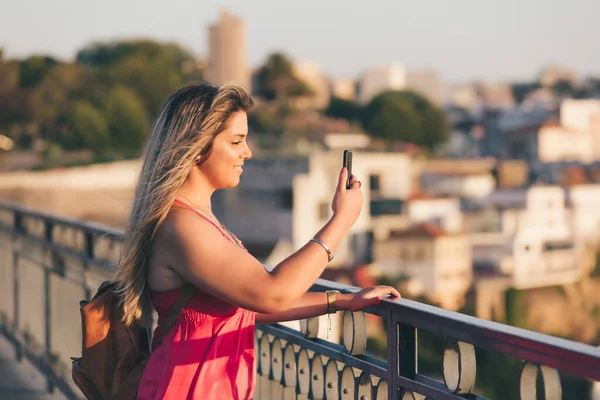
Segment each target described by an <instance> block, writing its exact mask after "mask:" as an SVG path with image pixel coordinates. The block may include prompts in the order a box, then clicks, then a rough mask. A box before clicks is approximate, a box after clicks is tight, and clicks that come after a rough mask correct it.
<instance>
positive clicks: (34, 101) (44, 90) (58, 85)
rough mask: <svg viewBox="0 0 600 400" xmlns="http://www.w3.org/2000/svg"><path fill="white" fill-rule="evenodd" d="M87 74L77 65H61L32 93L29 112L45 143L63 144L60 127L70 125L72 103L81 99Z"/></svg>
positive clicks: (29, 100)
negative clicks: (60, 142)
mask: <svg viewBox="0 0 600 400" xmlns="http://www.w3.org/2000/svg"><path fill="white" fill-rule="evenodd" d="M86 75H87V74H86V72H85V71H84V70H83V69H82V68H80V67H79V66H77V65H75V64H59V65H57V66H55V67H54V68H53V69H52V71H50V72H49V73H48V74H47V76H46V77H45V79H44V80H43V81H42V82H41V83H40V84H39V85H37V86H36V87H35V88H34V89H32V90H31V92H30V94H29V98H28V103H27V104H28V105H27V107H28V110H29V111H28V112H29V115H30V118H31V120H32V121H34V122H35V123H36V124H37V126H38V130H39V132H38V134H39V136H41V137H42V138H44V139H48V140H57V141H60V140H61V139H60V136H61V135H62V134H63V128H65V129H66V127H64V126H61V123H63V124H64V123H68V122H67V117H66V116H67V114H68V113H69V112H70V111H71V106H72V103H73V99H75V98H77V97H81V93H80V91H81V87H82V85H84V83H85V81H86V78H87V76H86Z"/></svg>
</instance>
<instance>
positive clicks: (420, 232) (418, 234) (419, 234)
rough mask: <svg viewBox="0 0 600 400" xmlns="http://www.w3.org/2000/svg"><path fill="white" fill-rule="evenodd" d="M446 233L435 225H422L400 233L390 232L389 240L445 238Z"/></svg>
mask: <svg viewBox="0 0 600 400" xmlns="http://www.w3.org/2000/svg"><path fill="white" fill-rule="evenodd" d="M445 235H446V232H445V231H444V230H443V229H442V228H440V227H439V226H437V225H434V224H430V223H424V224H419V225H415V226H412V227H410V228H408V229H405V230H401V231H391V232H390V238H427V237H438V236H445Z"/></svg>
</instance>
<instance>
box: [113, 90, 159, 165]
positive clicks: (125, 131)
mask: <svg viewBox="0 0 600 400" xmlns="http://www.w3.org/2000/svg"><path fill="white" fill-rule="evenodd" d="M106 118H107V121H108V127H109V129H110V144H111V147H112V148H113V149H119V150H122V151H123V153H124V154H125V155H128V156H131V155H138V154H139V152H140V147H141V145H142V143H144V141H145V139H146V136H147V133H148V129H149V124H148V116H147V115H146V109H145V108H144V104H143V103H142V101H141V100H140V99H139V97H138V96H137V95H136V94H135V92H133V91H132V90H130V89H128V88H126V87H115V88H114V89H112V90H111V92H110V93H109V95H108V99H107V101H106Z"/></svg>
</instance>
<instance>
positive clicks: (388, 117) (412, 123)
mask: <svg viewBox="0 0 600 400" xmlns="http://www.w3.org/2000/svg"><path fill="white" fill-rule="evenodd" d="M363 127H364V128H365V129H366V130H367V131H368V132H369V133H370V134H371V135H373V136H375V137H377V138H380V139H384V140H387V141H390V142H391V141H403V142H410V143H416V142H417V140H418V138H419V134H420V132H419V131H420V127H419V116H418V115H417V114H416V112H415V110H414V109H413V107H412V106H411V104H410V102H408V101H407V100H406V99H405V98H403V97H402V96H399V95H398V94H397V93H395V92H389V93H385V94H382V95H379V96H377V97H375V98H374V99H373V100H372V101H371V103H369V105H368V106H367V107H366V109H365V112H364V118H363Z"/></svg>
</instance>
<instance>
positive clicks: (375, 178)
mask: <svg viewBox="0 0 600 400" xmlns="http://www.w3.org/2000/svg"><path fill="white" fill-rule="evenodd" d="M380 180H381V177H380V176H379V175H369V190H371V192H379V190H381V182H380Z"/></svg>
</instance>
